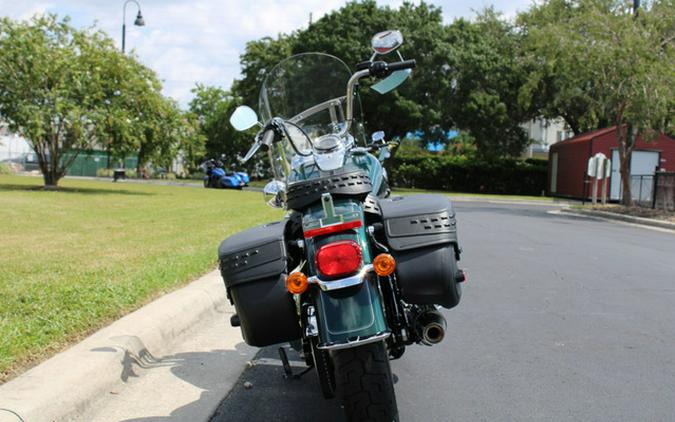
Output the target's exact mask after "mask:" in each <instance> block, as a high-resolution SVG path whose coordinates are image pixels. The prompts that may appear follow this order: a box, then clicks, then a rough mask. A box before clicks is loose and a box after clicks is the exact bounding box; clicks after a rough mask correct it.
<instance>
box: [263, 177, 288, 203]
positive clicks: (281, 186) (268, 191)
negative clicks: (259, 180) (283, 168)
mask: <svg viewBox="0 0 675 422" xmlns="http://www.w3.org/2000/svg"><path fill="white" fill-rule="evenodd" d="M285 192H286V184H285V183H284V182H281V181H279V180H272V181H271V182H269V183H267V184H266V185H265V187H264V188H263V197H264V198H265V203H267V205H269V206H270V207H272V208H283V206H284V193H285Z"/></svg>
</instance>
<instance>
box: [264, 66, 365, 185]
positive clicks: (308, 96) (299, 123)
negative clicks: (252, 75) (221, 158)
mask: <svg viewBox="0 0 675 422" xmlns="http://www.w3.org/2000/svg"><path fill="white" fill-rule="evenodd" d="M351 76H352V73H351V71H350V70H349V67H348V66H347V65H346V64H345V63H344V62H343V61H342V60H340V59H338V58H337V57H335V56H331V55H328V54H323V53H304V54H298V55H295V56H291V57H289V58H287V59H285V60H283V61H281V62H280V63H279V64H277V65H276V66H275V67H274V68H273V69H272V70H271V71H270V72H269V73H268V74H267V77H266V78H265V81H264V82H263V85H262V88H261V90H260V97H259V104H258V108H259V114H260V116H261V117H262V119H263V121H265V122H267V121H269V120H270V119H272V118H274V117H278V118H282V119H284V121H285V125H284V126H285V130H286V135H287V137H286V138H284V140H283V141H281V142H278V143H277V144H276V145H274V147H273V148H272V151H271V153H272V155H271V156H270V159H271V160H272V163H273V168H272V170H273V172H274V174H275V178H279V179H282V180H283V179H286V180H287V181H292V180H299V179H304V178H306V177H309V176H308V174H307V173H306V172H307V171H308V168H312V167H313V165H314V163H318V164H319V165H321V164H324V167H323V168H324V169H327V168H332V167H334V166H338V165H341V160H342V157H343V156H344V151H345V150H346V149H348V148H349V147H350V146H351V145H353V143H354V139H355V138H354V137H353V136H352V135H351V134H347V135H345V134H344V132H343V131H342V129H344V128H345V126H346V119H345V104H346V103H345V101H346V91H347V83H348V82H349V79H350V78H351ZM355 100H356V101H355V102H354V103H355V104H354V105H355V108H356V110H357V113H356V115H358V110H359V109H360V108H359V107H358V98H355ZM355 127H356V128H357V131H356V132H357V138H358V134H360V132H358V129H360V127H358V126H357V125H353V126H352V128H353V129H354V128H355ZM341 132H342V136H341V137H339V138H337V139H336V137H335V136H334V134H339V133H341ZM288 141H290V142H288ZM336 149H337V150H340V151H339V152H338V153H335V154H333V155H332V156H331V155H330V154H322V153H323V152H326V153H328V152H331V151H335V150H336ZM327 161H330V163H327Z"/></svg>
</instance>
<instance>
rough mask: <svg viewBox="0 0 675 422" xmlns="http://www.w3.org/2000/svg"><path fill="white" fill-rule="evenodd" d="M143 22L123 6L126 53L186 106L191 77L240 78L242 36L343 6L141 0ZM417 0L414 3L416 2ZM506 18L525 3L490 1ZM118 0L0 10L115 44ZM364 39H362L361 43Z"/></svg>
mask: <svg viewBox="0 0 675 422" xmlns="http://www.w3.org/2000/svg"><path fill="white" fill-rule="evenodd" d="M139 2H140V3H141V7H142V13H143V16H144V18H145V22H146V26H144V27H140V28H139V27H136V26H134V25H133V21H134V18H135V15H136V12H137V9H136V6H135V5H134V4H133V3H129V4H128V7H127V19H126V20H127V34H126V35H127V37H126V48H127V50H131V49H133V50H135V52H136V54H138V57H139V58H140V60H141V61H142V62H143V63H145V64H146V65H148V66H150V67H151V68H153V69H155V70H156V71H157V72H158V74H159V76H160V78H161V79H162V80H163V81H164V92H165V94H167V95H170V96H172V97H174V98H176V99H177V100H179V101H180V102H181V104H183V105H185V104H187V102H188V101H189V99H190V98H191V94H190V89H191V88H192V87H193V86H194V84H195V83H196V82H202V83H206V84H212V85H220V86H222V87H224V88H228V87H229V86H230V84H231V83H232V80H233V79H235V78H237V77H238V76H239V55H240V54H241V53H242V52H243V50H244V48H245V44H246V41H249V40H253V39H258V38H261V37H264V36H276V35H277V34H279V33H287V32H290V31H293V30H295V29H298V28H300V27H306V26H307V23H308V21H309V14H310V13H312V15H313V19H314V20H316V19H319V18H320V17H321V16H323V15H324V14H325V13H328V12H330V11H331V10H335V9H337V8H339V7H341V6H342V5H343V4H344V3H345V1H344V0H296V1H294V2H292V3H291V2H286V1H284V2H282V1H279V0H250V1H242V0H224V1H216V0H192V1H179V0H139ZM418 2H419V0H416V1H415V3H418ZM432 2H433V3H434V4H437V5H438V6H441V7H442V8H443V15H444V19H445V20H446V21H448V22H449V21H451V20H452V19H453V18H455V17H458V16H467V17H468V16H471V15H472V12H471V9H472V8H473V9H476V10H479V9H482V8H483V7H485V6H487V5H488V4H490V2H489V1H488V0H470V1H469V2H460V1H458V0H436V1H433V0H432ZM379 3H380V4H383V5H389V6H392V7H398V6H400V5H401V4H402V3H403V1H402V0H380V1H379ZM495 3H496V7H497V9H498V10H501V11H503V12H504V13H505V15H506V16H512V15H513V14H515V11H516V9H517V8H520V9H524V8H526V7H527V5H528V3H529V0H515V1H514V0H511V1H506V0H495ZM122 4H123V1H122V0H120V1H119V2H111V1H109V0H52V1H48V2H47V1H32V2H31V1H20V2H17V1H16V0H0V10H2V13H3V14H4V15H6V16H10V17H12V18H14V19H26V18H28V17H30V16H32V15H33V14H35V13H45V12H50V13H57V14H59V15H70V16H71V17H72V21H73V24H75V25H77V26H89V25H91V24H92V23H93V22H94V21H96V22H97V25H98V26H99V27H100V28H101V29H103V30H105V31H106V32H108V33H109V34H110V35H111V37H113V39H114V40H115V42H116V43H117V44H118V45H121V26H122ZM364 42H367V40H364Z"/></svg>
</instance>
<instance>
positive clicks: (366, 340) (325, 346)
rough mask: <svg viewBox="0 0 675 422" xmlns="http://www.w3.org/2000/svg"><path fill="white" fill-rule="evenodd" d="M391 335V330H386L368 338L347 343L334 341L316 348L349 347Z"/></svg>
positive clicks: (338, 348)
mask: <svg viewBox="0 0 675 422" xmlns="http://www.w3.org/2000/svg"><path fill="white" fill-rule="evenodd" d="M390 335H391V332H389V331H385V332H384V333H380V334H375V335H373V336H370V337H366V338H363V339H362V338H357V339H356V340H354V341H347V342H346V343H334V344H329V345H319V346H317V347H316V348H317V349H321V350H340V349H349V348H350V347H356V346H361V345H363V344H368V343H375V342H378V341H380V340H384V339H386V338H388V337H389V336H390Z"/></svg>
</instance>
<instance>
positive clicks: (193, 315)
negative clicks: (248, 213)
mask: <svg viewBox="0 0 675 422" xmlns="http://www.w3.org/2000/svg"><path fill="white" fill-rule="evenodd" d="M232 312H233V310H232V307H231V306H230V305H229V303H228V302H227V300H226V295H225V288H224V286H223V282H222V279H221V277H220V273H219V272H218V271H217V270H214V271H211V272H209V273H208V274H206V275H204V276H202V277H200V278H199V279H197V280H195V281H193V282H191V283H190V284H188V285H187V286H185V287H183V288H181V289H179V290H176V291H174V292H171V293H169V294H167V295H165V296H162V297H160V298H159V299H157V300H155V301H153V302H151V303H149V304H147V305H145V306H143V307H142V308H140V309H138V310H136V311H134V312H132V313H130V314H128V315H126V316H124V317H122V318H120V319H119V320H117V321H115V322H113V323H112V324H110V325H108V326H107V327H104V328H102V329H101V330H99V331H97V332H96V333H94V334H92V335H91V336H89V337H87V338H86V339H84V340H83V341H81V342H80V343H78V344H76V345H74V346H72V347H71V348H69V349H67V350H65V351H63V352H61V353H59V354H57V355H55V356H53V357H52V358H50V359H48V360H47V361H45V362H42V363H41V364H39V365H38V366H36V367H34V368H32V369H30V370H28V371H27V372H25V373H24V374H22V375H20V376H18V377H17V378H15V379H13V380H11V381H9V382H7V383H5V384H3V385H1V386H0V409H5V410H10V411H11V412H14V413H15V414H17V415H19V416H20V417H21V418H22V419H23V421H26V422H28V421H41V420H45V421H47V420H48V421H73V420H81V418H82V416H83V415H85V414H86V413H87V412H88V410H89V409H91V408H92V407H93V406H95V405H96V403H97V402H98V400H102V399H104V398H105V397H107V396H109V394H110V392H111V391H113V390H115V389H116V388H120V387H121V386H123V384H124V383H125V381H124V378H125V376H124V373H125V368H127V367H128V366H129V362H130V359H131V360H132V361H134V360H135V361H136V362H142V361H143V360H145V359H147V358H149V357H150V358H151V357H152V356H153V355H154V356H160V355H162V354H164V353H167V352H168V351H169V350H170V348H171V346H172V344H173V343H174V342H175V341H176V339H178V338H179V337H180V336H181V335H182V334H184V333H186V332H187V331H188V330H189V329H190V328H191V327H193V326H194V325H195V324H197V323H198V322H199V321H200V320H201V319H202V318H205V317H207V316H209V315H211V314H221V315H223V318H226V316H225V315H224V314H228V313H232ZM8 418H9V419H8ZM20 420H21V419H19V418H16V416H14V415H12V414H11V413H10V412H6V411H3V412H0V421H2V422H5V421H8V422H9V421H20Z"/></svg>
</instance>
